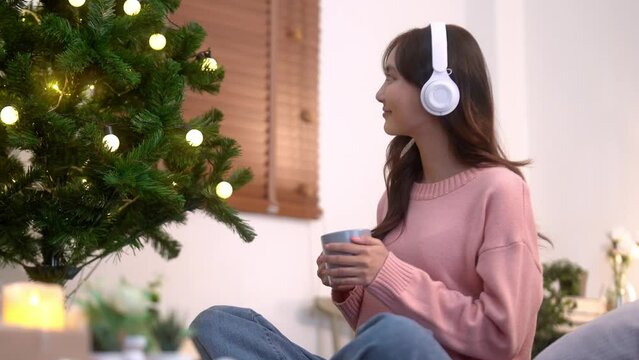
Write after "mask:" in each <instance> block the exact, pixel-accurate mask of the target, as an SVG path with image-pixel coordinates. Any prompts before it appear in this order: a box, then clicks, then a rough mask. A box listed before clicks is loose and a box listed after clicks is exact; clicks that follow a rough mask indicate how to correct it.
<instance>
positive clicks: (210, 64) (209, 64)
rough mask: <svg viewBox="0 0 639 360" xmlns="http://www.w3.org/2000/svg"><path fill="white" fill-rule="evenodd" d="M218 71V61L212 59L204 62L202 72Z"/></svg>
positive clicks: (209, 58) (206, 59)
mask: <svg viewBox="0 0 639 360" xmlns="http://www.w3.org/2000/svg"><path fill="white" fill-rule="evenodd" d="M216 69H217V61H215V59H213V58H212V57H208V58H205V59H204V60H202V71H215V70H216Z"/></svg>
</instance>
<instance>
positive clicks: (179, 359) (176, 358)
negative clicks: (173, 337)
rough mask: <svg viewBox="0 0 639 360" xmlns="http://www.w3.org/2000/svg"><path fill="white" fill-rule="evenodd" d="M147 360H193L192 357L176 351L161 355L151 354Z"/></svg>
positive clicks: (165, 352)
mask: <svg viewBox="0 0 639 360" xmlns="http://www.w3.org/2000/svg"><path fill="white" fill-rule="evenodd" d="M146 359H147V360H192V359H191V357H190V356H188V355H186V354H182V353H179V352H176V351H171V352H169V351H164V352H161V353H155V354H149V355H147V357H146Z"/></svg>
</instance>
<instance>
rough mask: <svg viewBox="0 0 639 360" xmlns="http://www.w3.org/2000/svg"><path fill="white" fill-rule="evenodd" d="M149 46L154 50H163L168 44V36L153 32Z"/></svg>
mask: <svg viewBox="0 0 639 360" xmlns="http://www.w3.org/2000/svg"><path fill="white" fill-rule="evenodd" d="M149 46H151V49H153V50H162V49H164V47H165V46H166V37H164V35H162V34H153V35H151V36H150V37H149Z"/></svg>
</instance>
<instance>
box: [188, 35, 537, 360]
mask: <svg viewBox="0 0 639 360" xmlns="http://www.w3.org/2000/svg"><path fill="white" fill-rule="evenodd" d="M383 59H384V60H383V68H384V74H385V75H386V79H385V81H384V83H383V84H382V86H381V88H380V89H379V91H378V92H377V95H376V98H377V100H378V101H379V102H381V103H382V105H383V106H382V110H383V117H384V119H385V123H384V130H385V131H386V133H388V134H390V135H394V136H395V138H394V139H393V140H392V141H391V143H390V145H389V148H388V154H387V161H386V171H387V172H386V192H385V193H384V195H383V196H382V198H381V200H380V202H379V205H378V211H377V214H378V225H377V227H376V228H375V229H374V230H373V232H372V236H365V237H362V238H358V237H354V238H352V243H350V244H344V243H341V244H340V243H334V244H327V245H326V246H325V248H324V249H325V250H329V251H330V252H335V251H337V252H342V253H348V254H349V255H330V256H327V255H323V254H322V255H320V256H319V257H318V259H317V265H318V270H317V275H318V277H319V278H320V279H322V282H323V283H324V284H325V285H326V286H330V287H331V288H332V297H333V300H334V302H335V303H336V305H337V306H338V308H339V309H340V310H341V311H342V313H343V315H344V317H345V319H346V320H347V321H348V323H349V324H350V325H351V327H352V328H353V329H355V330H356V331H357V334H356V337H355V339H354V340H353V341H351V342H350V343H349V344H347V345H346V346H345V347H344V348H343V349H341V350H340V351H339V352H338V353H337V354H336V355H335V356H334V357H333V359H388V358H394V357H396V358H401V359H449V358H453V359H470V358H478V359H530V356H531V349H532V342H533V338H534V332H535V323H536V316H537V311H538V310H539V306H540V304H541V300H542V273H541V266H540V263H539V257H538V253H537V233H536V230H535V225H534V219H533V215H532V211H531V205H530V198H529V193H528V187H527V186H526V183H525V181H524V179H523V176H522V174H521V172H520V171H519V169H518V167H519V166H523V165H525V164H527V162H514V161H510V160H508V159H506V157H505V156H504V155H503V152H502V151H501V149H500V147H499V145H498V143H497V140H496V136H495V130H494V110H493V101H492V93H491V88H490V83H489V80H488V75H487V71H486V66H485V63H484V59H483V55H482V53H481V50H480V49H479V46H478V44H477V42H476V41H475V39H474V38H473V37H472V36H471V35H470V34H469V33H468V32H467V31H466V30H464V29H462V28H460V27H458V26H453V25H444V24H432V26H429V27H426V28H423V29H415V30H411V31H408V32H406V33H404V34H401V35H399V36H398V37H397V38H395V39H394V40H393V41H392V42H391V43H390V44H389V46H388V48H387V49H386V52H385V54H384V58H383ZM327 264H332V265H336V266H332V267H331V268H330V269H329V268H328V266H327ZM212 323H217V324H224V325H215V326H213V327H216V329H213V331H215V334H216V336H218V340H217V341H214V340H211V338H212V337H214V335H212V334H211V331H212V330H211V327H212V326H211V324H212ZM241 326H244V327H243V329H248V328H249V327H253V330H254V331H261V332H264V333H265V334H266V335H265V337H264V338H261V339H260V340H259V341H258V340H256V339H255V338H252V339H251V340H250V343H245V345H244V346H242V345H240V344H242V342H244V341H248V340H246V339H245V338H246V337H247V336H246V334H248V330H247V331H246V332H245V330H241V331H240V330H237V329H238V328H239V327H241ZM194 328H195V330H196V331H198V336H197V338H196V344H197V346H198V347H199V349H200V350H201V351H203V352H207V351H210V352H215V356H221V355H230V356H234V357H237V358H238V359H252V358H284V359H289V358H290V359H306V358H309V359H315V358H317V357H316V356H314V355H312V354H309V353H308V352H306V351H305V350H303V349H301V348H299V347H298V346H297V345H295V344H293V343H291V342H290V341H288V340H287V339H286V338H285V337H284V336H283V335H281V334H280V333H279V332H278V331H277V330H276V329H275V328H273V327H272V325H271V324H270V323H268V322H266V321H265V320H264V319H263V318H261V317H260V316H259V315H257V314H255V313H254V312H251V311H250V310H244V309H237V308H228V307H224V308H220V307H214V308H212V309H209V310H208V311H206V312H204V313H202V314H201V315H200V316H199V317H198V319H196V320H195V321H194ZM258 329H259V330H258ZM232 331H235V332H236V333H235V334H232V333H231V332H232ZM238 332H239V333H238ZM219 334H226V335H219ZM242 334H244V335H242ZM254 334H255V332H254ZM240 338H242V340H240ZM222 348H224V349H223V350H222V351H219V350H220V349H222ZM238 348H241V349H238ZM278 356H279V357H278ZM205 358H206V357H205Z"/></svg>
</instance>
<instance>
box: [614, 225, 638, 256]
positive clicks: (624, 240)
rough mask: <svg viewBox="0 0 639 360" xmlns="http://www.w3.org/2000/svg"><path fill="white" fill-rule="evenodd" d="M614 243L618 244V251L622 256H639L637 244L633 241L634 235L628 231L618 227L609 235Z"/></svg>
mask: <svg viewBox="0 0 639 360" xmlns="http://www.w3.org/2000/svg"><path fill="white" fill-rule="evenodd" d="M608 237H609V238H610V239H611V240H612V241H616V242H617V250H618V251H619V253H620V254H622V255H635V254H637V255H639V249H637V243H636V242H635V241H634V240H633V239H632V234H631V233H630V231H628V229H626V228H624V227H621V226H617V227H615V228H614V229H612V230H611V231H610V232H609V233H608Z"/></svg>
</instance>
